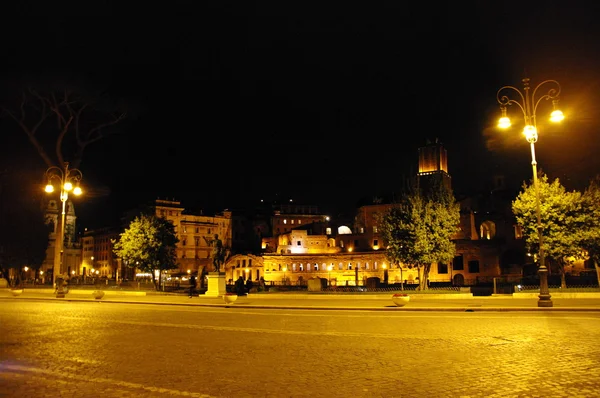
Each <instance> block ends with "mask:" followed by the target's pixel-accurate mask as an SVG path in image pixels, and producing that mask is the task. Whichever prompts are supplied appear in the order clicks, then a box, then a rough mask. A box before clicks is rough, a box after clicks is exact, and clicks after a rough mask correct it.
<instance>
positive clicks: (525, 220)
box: [512, 173, 586, 288]
mask: <svg viewBox="0 0 600 398" xmlns="http://www.w3.org/2000/svg"><path fill="white" fill-rule="evenodd" d="M538 187H539V194H540V219H541V224H542V248H543V250H544V253H545V257H546V258H548V259H550V260H551V261H552V262H554V264H556V266H557V267H558V270H559V272H560V276H561V286H562V287H563V288H566V286H567V284H566V280H565V266H566V265H568V264H570V263H571V262H573V261H574V260H581V259H583V258H584V252H583V250H582V248H581V241H582V235H581V234H582V233H583V227H584V225H585V222H586V215H585V212H584V207H583V200H582V195H581V193H580V192H577V191H572V192H567V191H566V190H565V187H563V186H562V185H561V183H560V180H559V179H558V178H557V179H555V180H554V181H553V182H552V183H549V182H548V176H547V175H545V174H543V173H540V177H539V178H538ZM536 207H537V205H536V193H535V186H534V184H533V183H532V184H531V185H529V186H528V185H527V184H526V183H524V184H523V190H522V191H521V192H520V193H519V195H518V196H517V198H516V199H515V200H514V201H513V203H512V210H513V214H514V215H515V217H516V219H517V223H518V224H519V225H520V226H521V227H523V234H524V236H525V239H526V247H527V248H528V250H529V251H530V252H533V253H539V233H538V224H537V211H536Z"/></svg>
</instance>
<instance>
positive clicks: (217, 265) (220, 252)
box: [204, 234, 225, 272]
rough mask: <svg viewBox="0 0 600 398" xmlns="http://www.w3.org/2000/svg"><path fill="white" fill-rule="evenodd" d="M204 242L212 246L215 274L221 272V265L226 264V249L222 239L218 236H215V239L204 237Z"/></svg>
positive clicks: (211, 254) (211, 256) (211, 255)
mask: <svg viewBox="0 0 600 398" xmlns="http://www.w3.org/2000/svg"><path fill="white" fill-rule="evenodd" d="M204 240H205V241H206V243H208V245H209V246H212V252H211V253H210V258H211V259H212V263H213V267H214V269H215V272H220V271H221V265H223V262H225V248H224V247H223V242H222V241H221V239H219V235H218V234H215V237H214V239H207V238H206V237H204Z"/></svg>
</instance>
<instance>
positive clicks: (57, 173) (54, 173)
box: [45, 162, 83, 298]
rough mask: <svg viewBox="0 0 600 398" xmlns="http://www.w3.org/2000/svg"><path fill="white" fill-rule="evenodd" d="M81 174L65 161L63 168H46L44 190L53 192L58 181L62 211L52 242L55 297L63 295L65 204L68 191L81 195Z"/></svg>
mask: <svg viewBox="0 0 600 398" xmlns="http://www.w3.org/2000/svg"><path fill="white" fill-rule="evenodd" d="M82 177H83V175H82V174H81V171H79V170H77V169H69V163H68V162H65V166H64V169H61V168H59V167H56V166H52V167H50V168H48V170H46V180H47V181H48V183H47V185H46V189H45V190H46V192H48V193H52V192H54V183H58V185H59V188H60V201H61V202H62V213H61V217H60V221H59V224H58V228H57V230H58V232H57V233H56V240H55V244H54V268H53V272H52V282H53V283H54V285H55V286H56V297H58V298H61V297H65V291H64V289H63V277H62V266H63V261H64V236H65V206H66V203H67V200H68V199H69V193H70V192H73V194H74V195H77V196H79V195H81V193H82V191H81V187H80V186H79V182H80V181H81V178H82Z"/></svg>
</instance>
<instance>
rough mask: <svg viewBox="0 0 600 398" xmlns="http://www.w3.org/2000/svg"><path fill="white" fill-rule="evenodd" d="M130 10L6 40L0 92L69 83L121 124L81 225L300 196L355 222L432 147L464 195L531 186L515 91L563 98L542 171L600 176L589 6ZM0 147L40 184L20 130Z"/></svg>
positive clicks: (598, 41)
mask: <svg viewBox="0 0 600 398" xmlns="http://www.w3.org/2000/svg"><path fill="white" fill-rule="evenodd" d="M129 3H131V4H132V5H128V4H129ZM133 3H134V2H114V4H113V3H111V2H106V1H103V2H100V1H95V0H90V1H85V2H31V1H30V2H28V1H25V2H20V3H19V5H18V6H13V7H15V8H13V9H10V7H7V9H6V10H5V11H3V21H2V23H0V32H1V33H2V37H3V38H4V39H3V44H2V49H3V50H2V51H3V53H4V54H3V57H2V62H1V65H0V78H1V80H2V87H4V88H6V87H10V88H11V89H14V87H15V86H18V85H19V84H22V83H31V82H45V83H51V82H56V81H67V80H68V81H70V82H73V81H76V82H78V83H77V84H81V85H88V86H93V87H96V88H98V87H100V88H102V90H103V91H104V92H105V93H106V95H109V96H110V97H111V98H114V99H115V100H118V101H120V103H122V104H124V105H125V106H126V107H127V109H128V110H129V111H128V112H129V113H128V115H129V116H128V118H127V119H126V120H125V121H124V122H123V123H121V124H120V125H119V128H118V129H117V131H116V133H117V134H114V135H112V136H109V137H107V138H105V139H103V140H102V141H99V142H97V143H95V144H93V145H92V146H90V147H88V149H87V150H86V153H85V155H84V159H83V163H82V164H81V167H80V169H81V171H82V172H83V174H84V183H85V186H86V189H87V191H88V196H87V197H86V198H85V199H78V205H77V207H76V209H77V212H78V216H79V225H80V226H83V227H87V226H89V227H97V226H103V224H106V223H108V221H109V220H111V219H114V218H117V217H118V216H119V215H120V212H121V211H122V210H126V209H128V208H131V207H134V206H136V205H137V204H140V203H141V202H144V201H148V200H152V199H156V198H158V197H160V198H175V199H179V200H181V201H182V203H183V205H184V206H185V207H187V208H190V209H194V210H197V209H203V210H204V212H205V213H211V212H215V211H220V210H223V209H225V208H238V207H241V206H247V205H248V204H252V203H257V202H258V201H259V200H260V199H264V200H278V201H280V202H287V201H288V200H289V199H290V198H291V199H294V200H295V201H296V202H298V203H306V204H315V205H320V206H321V207H322V208H323V210H324V211H328V212H331V213H332V214H336V213H342V212H348V211H350V210H352V209H353V208H354V207H355V205H356V204H357V203H359V202H360V201H361V200H362V199H364V198H373V197H376V196H384V195H385V194H387V193H389V192H392V191H395V190H397V189H398V188H399V185H400V184H401V180H402V179H403V178H404V177H405V176H407V175H413V174H414V173H416V167H417V149H418V147H419V146H422V145H424V144H425V143H426V142H427V140H430V141H433V140H436V139H438V140H440V141H441V142H442V143H443V144H444V146H445V147H446V148H447V150H448V156H449V169H450V170H449V171H450V174H451V175H452V178H453V187H454V188H455V190H457V191H460V192H464V191H473V190H477V189H479V188H480V187H483V186H485V184H486V183H487V182H488V181H489V180H490V179H491V175H492V174H494V173H501V174H504V175H506V176H508V177H509V178H510V179H511V180H512V182H513V183H514V184H516V186H520V185H521V183H522V182H523V181H524V180H529V179H530V178H531V163H530V162H531V157H530V151H529V145H528V144H527V142H526V141H525V139H524V138H523V137H522V135H521V134H520V128H517V129H515V130H512V131H511V132H501V131H498V130H497V129H495V124H496V121H497V119H498V117H499V116H500V115H499V108H498V104H497V102H496V92H497V91H498V89H499V88H500V87H502V86H504V85H514V86H517V87H518V88H521V87H522V85H521V79H522V78H523V77H530V78H531V80H532V85H533V86H534V87H535V85H536V84H538V83H540V82H542V81H543V80H545V79H555V80H557V81H559V82H560V84H561V86H562V94H561V102H560V108H561V109H562V110H563V112H564V113H565V114H566V116H567V120H566V121H565V122H564V123H563V124H562V125H561V126H559V127H550V126H545V124H544V125H543V127H542V126H541V125H539V126H538V127H539V128H540V139H539V141H538V143H537V144H536V153H537V157H538V163H539V167H540V168H541V169H542V170H543V171H544V172H546V173H547V174H548V175H549V177H550V178H552V179H553V178H560V180H561V182H563V184H564V185H565V186H567V188H569V189H583V188H585V186H586V185H587V183H588V182H589V179H590V178H592V177H593V176H594V175H595V174H596V173H598V171H599V170H600V168H599V163H600V161H599V159H600V156H598V149H599V142H598V141H600V140H598V132H599V124H600V123H599V122H600V114H599V112H598V109H599V104H600V88H599V83H600V56H599V49H600V32H599V29H598V27H597V26H598V25H600V24H598V23H597V21H598V18H599V17H600V10H599V6H598V5H597V4H598V3H597V2H594V1H570V2H564V1H560V2H559V1H523V2H518V3H517V2H489V1H461V2H441V3H439V4H435V5H434V3H426V2H416V3H415V4H412V5H411V4H410V3H407V2H397V1H395V2H388V1H382V2H356V3H353V2H332V4H331V5H327V4H326V3H327V2H319V3H316V4H317V5H312V4H309V3H306V2H302V3H294V4H291V3H290V2H246V1H240V2H229V1H214V2H213V1H206V2H198V1H176V0H175V1H169V2H155V3H152V2H145V3H140V2H135V3H136V5H135V6H134V5H133ZM84 7H85V8H84ZM12 92H14V91H11V90H9V89H4V90H3V93H2V100H3V102H4V103H7V102H8V103H10V101H11V99H12V97H11V95H12V94H10V93H12ZM550 111H551V104H550V103H542V104H541V105H540V107H539V109H538V112H537V114H538V118H539V119H542V118H545V116H546V114H549V112H550ZM509 115H510V116H512V118H513V123H514V124H515V125H518V124H519V123H522V114H521V113H520V112H519V111H518V110H517V109H516V108H515V107H512V108H510V109H509ZM0 145H1V147H0V156H1V160H0V167H1V168H2V169H4V170H14V169H16V168H19V167H22V168H26V169H31V170H33V172H34V173H35V172H36V171H38V170H39V175H40V178H41V176H42V175H43V172H44V170H45V165H44V164H43V162H41V159H40V157H39V156H38V155H37V153H36V152H35V150H34V149H33V147H32V146H31V145H30V144H29V143H28V142H27V139H26V137H25V135H24V134H23V133H22V132H20V131H19V130H18V129H17V128H16V126H15V123H14V122H13V121H12V120H10V119H6V118H4V119H1V120H0ZM36 182H39V181H36Z"/></svg>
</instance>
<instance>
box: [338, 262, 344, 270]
mask: <svg viewBox="0 0 600 398" xmlns="http://www.w3.org/2000/svg"><path fill="white" fill-rule="evenodd" d="M338 269H339V270H340V271H342V270H343V269H344V264H342V263H339V264H338Z"/></svg>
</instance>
